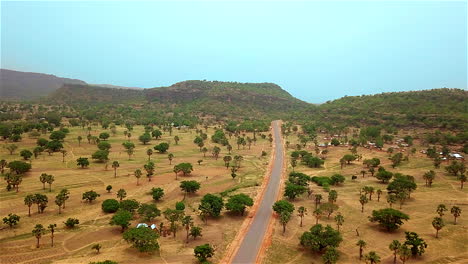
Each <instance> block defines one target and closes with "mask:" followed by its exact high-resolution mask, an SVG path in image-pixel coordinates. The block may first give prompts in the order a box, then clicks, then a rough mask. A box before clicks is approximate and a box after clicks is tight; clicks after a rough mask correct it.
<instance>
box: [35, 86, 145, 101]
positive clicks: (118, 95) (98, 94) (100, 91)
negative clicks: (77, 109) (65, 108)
mask: <svg viewBox="0 0 468 264" xmlns="http://www.w3.org/2000/svg"><path fill="white" fill-rule="evenodd" d="M144 100H145V96H144V93H143V91H142V90H136V89H115V88H108V87H99V86H94V85H79V84H65V85H63V86H62V87H61V88H60V89H58V90H56V91H55V92H53V93H51V94H50V95H49V96H48V97H46V98H44V100H43V101H44V102H48V103H50V102H56V103H62V104H70V105H75V106H77V105H83V106H85V105H98V104H122V103H135V102H142V101H144Z"/></svg>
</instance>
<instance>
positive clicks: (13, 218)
mask: <svg viewBox="0 0 468 264" xmlns="http://www.w3.org/2000/svg"><path fill="white" fill-rule="evenodd" d="M20 219H21V217H20V216H18V215H16V214H12V213H10V214H8V216H7V217H4V218H3V223H4V224H6V225H8V226H9V227H10V228H13V227H14V226H16V225H18V223H19V221H20Z"/></svg>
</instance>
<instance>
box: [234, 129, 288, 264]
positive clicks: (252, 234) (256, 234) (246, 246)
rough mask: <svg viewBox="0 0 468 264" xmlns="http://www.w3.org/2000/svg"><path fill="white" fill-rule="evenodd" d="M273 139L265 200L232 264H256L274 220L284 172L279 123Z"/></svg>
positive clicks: (274, 130)
mask: <svg viewBox="0 0 468 264" xmlns="http://www.w3.org/2000/svg"><path fill="white" fill-rule="evenodd" d="M273 137H274V141H275V157H274V160H273V168H272V170H271V175H270V177H269V182H268V183H267V186H266V190H265V193H264V195H263V199H262V201H261V203H260V205H259V208H258V210H257V213H256V214H255V216H254V218H253V221H252V223H251V225H250V227H249V229H248V231H247V232H246V234H245V237H244V238H243V240H242V243H241V244H240V247H239V249H238V251H237V252H236V254H235V256H234V258H233V261H232V263H236V264H241V263H242V264H243V263H255V260H256V258H257V255H258V252H259V250H260V248H261V246H262V242H263V240H264V238H265V234H266V231H267V228H268V225H269V223H270V219H271V218H272V213H273V211H272V208H271V207H272V205H273V203H274V202H275V201H276V197H277V196H278V191H279V188H280V180H281V173H282V171H283V164H284V163H283V159H284V157H283V144H282V139H281V128H280V123H279V121H274V122H273Z"/></svg>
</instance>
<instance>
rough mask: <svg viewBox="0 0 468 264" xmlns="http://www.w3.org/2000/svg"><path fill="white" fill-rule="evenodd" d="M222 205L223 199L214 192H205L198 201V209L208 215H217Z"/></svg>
mask: <svg viewBox="0 0 468 264" xmlns="http://www.w3.org/2000/svg"><path fill="white" fill-rule="evenodd" d="M223 207H224V202H223V199H222V198H221V197H219V196H216V195H214V194H210V193H208V194H206V195H205V196H203V198H202V199H201V202H200V206H199V210H201V211H204V212H205V213H207V215H208V216H211V217H218V216H219V215H220V213H221V210H222V209H223Z"/></svg>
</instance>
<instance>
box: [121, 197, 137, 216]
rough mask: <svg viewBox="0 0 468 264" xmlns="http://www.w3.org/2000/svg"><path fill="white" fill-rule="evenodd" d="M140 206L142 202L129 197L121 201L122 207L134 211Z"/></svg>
mask: <svg viewBox="0 0 468 264" xmlns="http://www.w3.org/2000/svg"><path fill="white" fill-rule="evenodd" d="M139 207H140V203H139V202H138V201H137V200H135V199H127V200H123V201H121V202H120V209H122V210H125V211H128V212H130V213H132V214H133V213H134V212H135V211H136V210H137V209H138V208H139Z"/></svg>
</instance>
